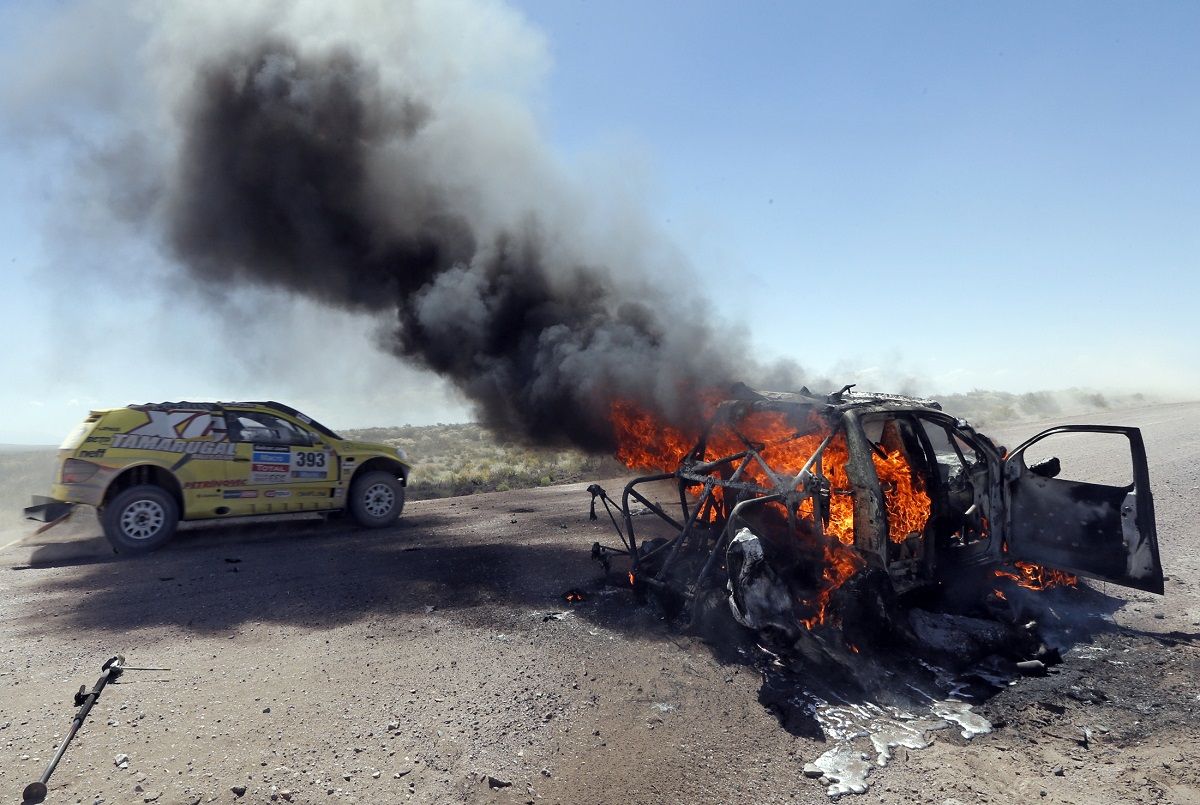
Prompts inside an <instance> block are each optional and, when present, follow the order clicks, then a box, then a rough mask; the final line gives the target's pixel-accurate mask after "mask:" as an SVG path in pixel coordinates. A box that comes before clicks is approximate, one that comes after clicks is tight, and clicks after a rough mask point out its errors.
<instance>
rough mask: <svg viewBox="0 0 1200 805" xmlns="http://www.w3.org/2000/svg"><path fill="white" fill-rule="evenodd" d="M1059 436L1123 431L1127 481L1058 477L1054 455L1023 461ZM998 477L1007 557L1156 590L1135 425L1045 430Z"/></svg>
mask: <svg viewBox="0 0 1200 805" xmlns="http://www.w3.org/2000/svg"><path fill="white" fill-rule="evenodd" d="M1064 433H1093V434H1115V435H1116V436H1118V437H1119V436H1124V437H1125V439H1127V440H1128V442H1127V444H1128V448H1129V452H1130V455H1131V458H1132V467H1131V468H1130V469H1131V470H1132V480H1130V481H1129V482H1128V483H1123V484H1122V483H1115V484H1112V485H1109V484H1107V483H1087V482H1084V481H1076V480H1068V479H1066V478H1059V477H1057V476H1058V475H1059V473H1060V472H1061V465H1060V463H1059V459H1058V458H1057V457H1054V458H1049V459H1046V460H1043V461H1040V462H1034V463H1033V464H1032V465H1030V464H1027V455H1028V454H1029V453H1030V448H1031V447H1033V446H1034V445H1037V444H1038V443H1039V442H1042V440H1044V439H1046V438H1047V437H1052V436H1056V435H1057V434H1064ZM1052 441H1054V442H1058V441H1068V440H1057V439H1056V440H1052ZM1076 441H1078V440H1076ZM1067 446H1068V445H1063V447H1067ZM1055 449H1057V448H1055ZM1101 458H1102V459H1103V456H1101ZM1089 460H1090V461H1093V462H1094V460H1095V456H1093V457H1091V458H1090V459H1088V458H1084V459H1083V462H1082V463H1084V464H1086V463H1087V462H1088V461H1089ZM1031 466H1032V469H1031ZM1004 478H1005V483H1006V484H1007V486H1008V501H1007V502H1008V553H1009V555H1010V556H1011V557H1012V558H1014V559H1020V560H1023V561H1027V562H1036V563H1038V564H1041V565H1046V566H1047V567H1051V568H1055V569H1057V570H1065V571H1068V572H1071V573H1077V574H1079V575H1081V576H1087V577H1089V578H1093V579H1100V580H1102V581H1110V582H1112V583H1114V584H1120V585H1123V586H1125V587H1134V588H1136V589H1138V590H1145V591H1146V592H1151V593H1158V594H1159V595H1161V594H1162V592H1163V573H1162V565H1161V564H1160V563H1159V559H1158V534H1157V531H1156V529H1155V526H1154V502H1153V500H1152V499H1151V497H1150V473H1149V471H1148V469H1147V467H1146V448H1145V446H1144V445H1143V444H1142V433H1141V431H1140V430H1138V429H1137V428H1125V427H1117V426H1112V425H1063V426H1060V427H1056V428H1051V429H1049V430H1047V431H1043V432H1042V433H1039V434H1038V435H1037V436H1034V437H1033V438H1032V439H1030V440H1028V441H1027V442H1025V443H1024V444H1022V445H1021V446H1020V447H1017V448H1016V449H1015V450H1013V451H1012V452H1011V453H1010V454H1009V455H1008V456H1007V458H1006V459H1005V462H1004ZM1122 480H1123V476H1122Z"/></svg>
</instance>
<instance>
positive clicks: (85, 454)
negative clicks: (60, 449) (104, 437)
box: [76, 447, 108, 458]
mask: <svg viewBox="0 0 1200 805" xmlns="http://www.w3.org/2000/svg"><path fill="white" fill-rule="evenodd" d="M107 452H108V448H106V447H101V448H100V449H99V450H80V451H79V452H78V453H76V455H77V456H79V457H80V458H104V454H105V453H107Z"/></svg>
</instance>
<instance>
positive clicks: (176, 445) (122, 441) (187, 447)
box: [112, 433, 237, 460]
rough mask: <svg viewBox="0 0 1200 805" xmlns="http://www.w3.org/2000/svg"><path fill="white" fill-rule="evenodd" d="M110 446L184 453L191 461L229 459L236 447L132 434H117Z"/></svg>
mask: <svg viewBox="0 0 1200 805" xmlns="http://www.w3.org/2000/svg"><path fill="white" fill-rule="evenodd" d="M112 446H113V447H116V448H121V449H124V450H158V451H160V452H163V453H186V454H187V455H189V456H191V457H192V458H193V459H200V460H204V459H208V460H224V459H231V458H233V456H234V452H235V451H236V449H237V448H236V445H234V444H232V443H230V442H209V441H204V442H201V441H195V440H192V439H175V438H171V437H167V436H145V435H136V434H133V433H118V434H116V435H114V436H113V437H112Z"/></svg>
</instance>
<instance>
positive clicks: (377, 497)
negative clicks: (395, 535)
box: [350, 471, 404, 528]
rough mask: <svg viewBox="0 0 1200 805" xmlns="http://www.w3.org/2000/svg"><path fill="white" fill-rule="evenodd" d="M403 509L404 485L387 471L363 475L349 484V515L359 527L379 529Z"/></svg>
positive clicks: (390, 521) (389, 522)
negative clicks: (352, 516) (351, 515)
mask: <svg viewBox="0 0 1200 805" xmlns="http://www.w3.org/2000/svg"><path fill="white" fill-rule="evenodd" d="M403 510H404V486H403V484H401V483H400V481H399V480H398V479H397V478H396V476H394V475H392V474H391V473H387V472H379V471H375V472H365V473H363V474H362V475H360V476H358V477H357V478H355V479H354V483H353V484H351V485H350V513H351V514H353V515H354V519H355V521H357V522H358V524H359V525H362V526H366V527H367V528H383V527H384V526H389V525H391V524H392V523H394V522H396V518H397V517H399V516H400V512H401V511H403Z"/></svg>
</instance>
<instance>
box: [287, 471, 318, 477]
mask: <svg viewBox="0 0 1200 805" xmlns="http://www.w3.org/2000/svg"><path fill="white" fill-rule="evenodd" d="M292 477H293V478H324V477H325V470H292Z"/></svg>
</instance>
